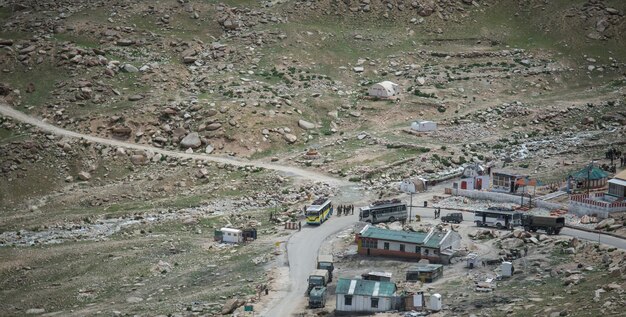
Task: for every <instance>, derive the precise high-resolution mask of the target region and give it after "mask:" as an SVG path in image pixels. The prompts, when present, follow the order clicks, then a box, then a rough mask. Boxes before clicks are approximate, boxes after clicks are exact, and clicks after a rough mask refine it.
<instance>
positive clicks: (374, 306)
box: [372, 297, 378, 308]
mask: <svg viewBox="0 0 626 317" xmlns="http://www.w3.org/2000/svg"><path fill="white" fill-rule="evenodd" d="M372 308H378V298H375V297H372Z"/></svg>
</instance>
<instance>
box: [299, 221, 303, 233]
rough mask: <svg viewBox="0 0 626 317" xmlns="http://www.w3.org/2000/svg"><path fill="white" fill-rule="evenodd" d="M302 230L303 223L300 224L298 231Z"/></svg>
mask: <svg viewBox="0 0 626 317" xmlns="http://www.w3.org/2000/svg"><path fill="white" fill-rule="evenodd" d="M301 230H302V221H300V222H298V231H301Z"/></svg>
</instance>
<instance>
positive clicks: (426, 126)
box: [411, 121, 437, 132]
mask: <svg viewBox="0 0 626 317" xmlns="http://www.w3.org/2000/svg"><path fill="white" fill-rule="evenodd" d="M411 130H414V131H418V132H428V131H435V130H437V124H436V123H435V122H432V121H414V122H413V123H411Z"/></svg>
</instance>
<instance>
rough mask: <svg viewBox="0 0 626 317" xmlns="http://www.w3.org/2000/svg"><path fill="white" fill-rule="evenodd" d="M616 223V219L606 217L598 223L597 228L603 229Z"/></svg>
mask: <svg viewBox="0 0 626 317" xmlns="http://www.w3.org/2000/svg"><path fill="white" fill-rule="evenodd" d="M614 224H615V219H613V218H606V219H604V220H602V221H600V223H598V224H597V225H596V230H602V229H605V228H608V227H610V226H612V225H614Z"/></svg>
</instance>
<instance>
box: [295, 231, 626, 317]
mask: <svg viewBox="0 0 626 317" xmlns="http://www.w3.org/2000/svg"><path fill="white" fill-rule="evenodd" d="M438 224H439V222H438V221H434V220H425V221H423V222H421V223H420V224H414V225H413V226H414V227H416V228H418V227H420V226H426V227H428V226H434V225H438ZM363 225H364V224H361V225H356V226H355V227H354V228H348V229H346V230H344V231H342V232H341V233H339V234H338V235H336V236H334V237H332V238H330V239H329V240H328V244H327V247H325V248H324V249H322V251H321V252H323V253H328V252H332V253H333V254H334V255H335V256H336V258H337V264H336V266H335V267H336V271H335V272H336V273H335V274H336V275H335V276H336V277H348V278H350V277H360V276H361V274H364V273H367V272H370V271H383V272H390V273H392V274H393V277H392V280H393V281H394V282H396V283H397V285H398V288H399V290H406V291H423V292H425V294H434V293H439V294H442V295H443V302H444V311H442V312H441V313H434V314H431V316H448V315H450V314H462V315H465V314H470V315H472V314H473V315H475V316H481V315H490V316H508V315H514V316H527V314H528V312H529V311H532V312H533V314H539V315H543V314H546V315H550V316H552V315H554V316H557V315H559V314H567V315H569V316H594V315H595V314H596V312H597V311H603V312H605V313H606V314H608V315H611V316H618V315H619V313H620V312H619V310H620V308H619V307H620V305H621V304H620V303H623V301H624V297H623V288H624V287H626V282H625V281H626V280H625V278H624V271H623V264H624V261H626V258H625V256H626V254H625V253H624V252H623V250H616V249H615V248H607V247H605V246H599V245H597V243H592V242H579V241H577V240H576V239H574V240H572V238H569V237H564V236H551V237H548V236H545V235H537V236H538V237H539V241H540V242H538V243H537V244H534V243H530V242H529V243H524V242H523V241H522V240H520V241H519V242H516V243H520V244H521V246H522V247H521V248H523V247H524V245H525V246H526V247H527V248H528V254H527V256H525V257H522V258H520V259H517V260H514V261H513V264H514V267H515V270H516V273H515V274H514V276H513V277H511V278H510V279H503V280H498V281H495V282H494V283H493V284H492V285H493V287H494V290H493V291H492V292H489V293H479V292H476V291H474V288H475V283H477V282H482V281H485V280H486V279H488V278H492V279H495V278H496V277H497V276H498V275H499V274H500V269H499V266H497V265H486V266H478V267H477V268H475V269H471V270H470V269H468V268H467V267H466V263H465V261H463V259H462V258H456V259H455V260H454V261H453V264H451V265H446V266H445V267H444V273H443V274H444V276H443V277H442V278H440V279H438V280H437V281H435V282H433V283H425V284H422V283H420V282H417V283H412V282H404V281H403V280H404V276H405V273H406V269H407V268H408V267H409V266H410V265H413V264H415V262H410V261H407V260H402V259H393V258H382V257H378V258H377V257H366V256H360V255H357V254H356V245H355V244H354V234H355V233H356V232H358V231H359V230H360V228H361V227H362V226H363ZM393 226H394V224H392V227H393ZM395 226H396V227H400V225H399V224H395ZM455 227H456V228H457V229H458V231H459V233H460V234H461V235H462V237H463V240H462V243H461V249H467V250H468V251H469V252H474V253H477V254H479V256H480V257H481V258H483V259H496V258H498V257H500V256H501V254H502V252H505V251H506V250H508V247H507V246H509V245H511V241H512V240H511V239H512V238H511V237H513V235H512V234H511V233H510V232H507V231H500V232H497V231H495V234H496V237H497V238H492V239H489V238H487V239H479V240H474V239H472V238H470V237H469V236H468V234H472V235H473V234H475V233H476V232H479V231H482V230H483V229H478V228H476V227H474V226H472V225H468V224H461V225H459V226H456V225H455ZM571 245H575V247H574V250H575V254H567V253H565V252H566V251H565V249H567V248H568V247H570V246H571ZM567 252H569V251H567ZM609 272H610V273H609ZM334 286H335V284H334V283H331V285H330V287H329V292H330V294H331V295H330V296H329V300H328V304H327V305H329V306H330V307H334V301H335V298H334V294H333V292H334ZM596 294H597V295H596ZM555 300H556V301H558V305H555V304H554V301H555ZM564 311H565V312H566V313H563V312H564ZM322 312H323V314H329V313H330V315H333V312H332V311H329V310H327V309H316V310H303V311H302V313H303V314H304V315H305V316H315V315H318V314H320V313H322ZM404 315H405V313H398V312H394V313H386V314H385V313H379V314H376V316H404ZM407 316H409V315H407Z"/></svg>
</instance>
